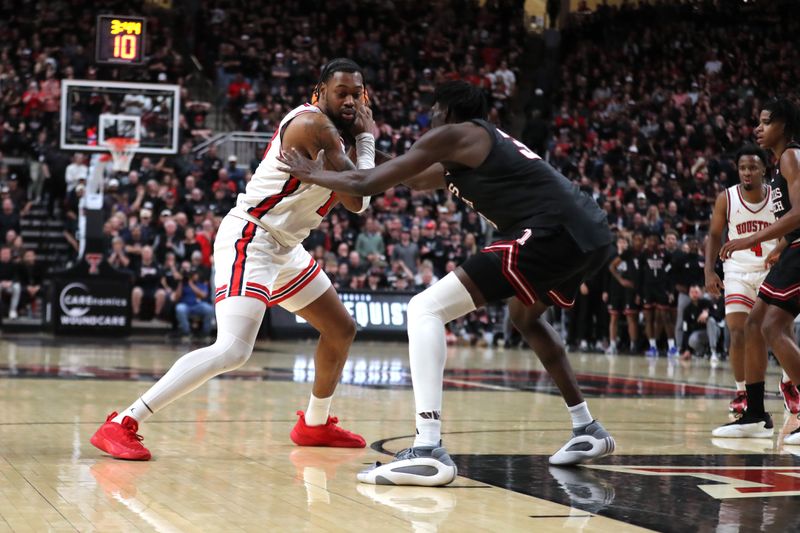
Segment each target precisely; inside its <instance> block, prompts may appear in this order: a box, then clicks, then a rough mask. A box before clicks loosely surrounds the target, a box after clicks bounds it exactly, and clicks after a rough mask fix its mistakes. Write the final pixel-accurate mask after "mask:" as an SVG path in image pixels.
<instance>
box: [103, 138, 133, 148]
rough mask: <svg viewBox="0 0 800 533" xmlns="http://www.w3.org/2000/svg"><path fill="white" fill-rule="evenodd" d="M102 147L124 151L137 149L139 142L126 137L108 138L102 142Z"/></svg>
mask: <svg viewBox="0 0 800 533" xmlns="http://www.w3.org/2000/svg"><path fill="white" fill-rule="evenodd" d="M103 145H105V146H109V147H112V148H115V149H123V150H124V149H125V148H137V147H138V146H139V141H137V140H136V139H130V138H128V137H110V138H108V139H106V140H105V141H103Z"/></svg>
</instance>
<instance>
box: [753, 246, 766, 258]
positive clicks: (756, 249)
mask: <svg viewBox="0 0 800 533" xmlns="http://www.w3.org/2000/svg"><path fill="white" fill-rule="evenodd" d="M750 251H751V252H753V253H754V254H756V257H761V256H762V255H764V251H763V250H762V249H761V243H758V244H756V245H755V246H753V247H752V248H750Z"/></svg>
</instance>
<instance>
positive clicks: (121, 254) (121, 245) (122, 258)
mask: <svg viewBox="0 0 800 533" xmlns="http://www.w3.org/2000/svg"><path fill="white" fill-rule="evenodd" d="M107 261H108V264H110V265H111V266H112V267H114V268H116V269H117V270H119V271H120V272H125V273H126V274H132V272H131V270H130V268H129V267H130V265H131V260H130V259H129V258H128V254H127V253H125V241H124V240H123V239H122V237H119V236H117V237H114V238H112V239H111V249H110V250H109V251H108V258H107Z"/></svg>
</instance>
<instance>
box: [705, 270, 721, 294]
mask: <svg viewBox="0 0 800 533" xmlns="http://www.w3.org/2000/svg"><path fill="white" fill-rule="evenodd" d="M724 288H725V285H724V284H723V283H722V280H721V279H719V276H718V275H717V273H716V272H712V273H711V274H706V290H707V291H708V294H710V295H711V296H713V297H714V298H719V295H720V291H722V290H723V289H724Z"/></svg>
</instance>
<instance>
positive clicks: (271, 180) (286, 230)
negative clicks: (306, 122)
mask: <svg viewBox="0 0 800 533" xmlns="http://www.w3.org/2000/svg"><path fill="white" fill-rule="evenodd" d="M303 113H322V111H321V110H320V109H319V108H318V107H316V106H313V105H311V104H303V105H301V106H299V107H296V108H294V109H293V110H291V111H290V112H289V113H288V114H287V115H286V116H285V117H283V120H281V123H280V125H279V126H278V129H277V130H275V135H273V137H272V140H271V141H270V143H269V145H268V146H267V149H266V151H265V152H264V159H262V160H261V164H260V165H258V168H257V169H256V171H255V173H254V174H253V177H252V179H251V180H250V182H249V183H248V184H247V188H246V189H245V192H243V193H241V194H239V197H238V198H237V201H236V207H234V208H233V209H232V210H231V214H232V215H234V216H239V217H241V218H245V219H246V220H250V221H252V222H255V223H257V224H258V225H259V226H261V227H263V228H264V229H265V230H266V231H268V232H269V233H270V235H271V236H272V237H273V238H274V239H275V240H276V241H278V243H280V244H282V245H283V246H294V245H296V244H298V243H300V242H302V241H303V239H305V238H306V237H308V234H309V233H310V232H311V230H312V229H314V228H316V227H317V226H319V223H320V222H321V221H322V219H323V217H324V216H325V215H326V214H327V213H328V211H329V210H330V208H331V206H332V205H333V204H334V203H335V202H336V194H335V193H334V192H332V191H331V190H330V189H326V188H324V187H320V186H319V185H309V184H305V183H301V182H300V180H298V179H297V178H295V177H293V176H290V175H289V174H288V173H286V172H281V171H280V170H278V167H279V166H281V163H280V162H279V161H278V155H279V154H280V153H281V137H283V132H284V130H285V129H286V126H287V125H288V124H289V122H290V121H291V120H292V119H294V118H295V117H297V116H298V115H302V114H303ZM342 150H344V143H342Z"/></svg>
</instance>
